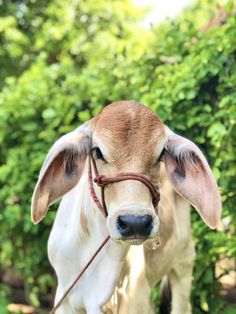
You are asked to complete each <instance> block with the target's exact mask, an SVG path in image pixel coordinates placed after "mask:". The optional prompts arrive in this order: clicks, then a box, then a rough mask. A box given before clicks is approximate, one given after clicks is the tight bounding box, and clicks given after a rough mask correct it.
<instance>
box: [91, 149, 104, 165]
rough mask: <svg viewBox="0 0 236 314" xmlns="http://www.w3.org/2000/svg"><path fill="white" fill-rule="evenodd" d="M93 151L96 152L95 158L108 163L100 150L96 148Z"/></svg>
mask: <svg viewBox="0 0 236 314" xmlns="http://www.w3.org/2000/svg"><path fill="white" fill-rule="evenodd" d="M92 151H93V152H95V158H96V159H100V160H102V161H105V162H106V160H105V158H104V157H103V154H102V152H101V150H100V148H98V147H94V148H93V149H92Z"/></svg>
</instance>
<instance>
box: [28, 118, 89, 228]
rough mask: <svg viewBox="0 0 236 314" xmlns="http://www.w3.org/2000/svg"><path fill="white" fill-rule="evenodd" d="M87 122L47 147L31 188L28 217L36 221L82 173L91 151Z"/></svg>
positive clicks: (41, 217) (73, 184)
mask: <svg viewBox="0 0 236 314" xmlns="http://www.w3.org/2000/svg"><path fill="white" fill-rule="evenodd" d="M89 125H90V122H86V123H85V124H83V125H82V126H80V127H79V128H77V129H76V130H74V131H73V132H70V133H68V134H66V135H64V136H62V137H61V138H60V139H59V140H58V141H56V142H55V144H54V145H53V146H52V148H51V149H50V151H49V153H48V155H47V157H46V159H45V161H44V163H43V166H42V168H41V171H40V174H39V178H38V182H37V184H36V187H35V189H34V193H33V197H32V205H31V217H32V221H33V222H34V223H38V222H39V221H40V220H42V219H43V217H44V216H45V215H46V213H47V209H48V206H50V205H51V204H52V203H53V202H54V201H56V200H57V199H58V198H60V197H62V196H63V195H64V194H65V193H67V192H68V191H69V190H71V189H72V188H73V187H74V186H75V185H76V184H77V182H78V180H79V179H80V177H81V174H82V172H83V168H84V164H85V160H86V157H87V155H88V153H89V151H90V138H91V137H90V128H89Z"/></svg>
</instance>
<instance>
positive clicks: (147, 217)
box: [144, 215, 153, 229]
mask: <svg viewBox="0 0 236 314" xmlns="http://www.w3.org/2000/svg"><path fill="white" fill-rule="evenodd" d="M152 221H153V219H152V216H151V215H145V216H144V228H145V229H146V228H150V225H151V224H152Z"/></svg>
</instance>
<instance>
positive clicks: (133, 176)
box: [50, 155, 160, 314]
mask: <svg viewBox="0 0 236 314" xmlns="http://www.w3.org/2000/svg"><path fill="white" fill-rule="evenodd" d="M92 167H93V171H94V179H93V174H92ZM125 180H136V181H140V182H141V183H143V184H144V185H146V187H147V188H148V189H149V191H150V193H151V195H152V203H153V206H154V208H156V207H157V205H158V202H159V200H160V193H159V192H158V191H157V189H156V187H155V185H154V184H153V183H152V182H151V181H150V180H149V179H147V178H146V177H145V176H143V175H141V174H139V173H133V172H125V173H120V174H118V175H117V176H115V177H106V176H104V175H100V174H99V173H98V169H97V165H96V162H95V160H94V158H93V156H92V155H90V156H89V165H88V181H89V189H90V194H91V196H92V198H93V201H94V202H95V204H96V205H97V207H98V208H99V209H100V211H101V212H102V214H103V215H104V216H105V217H107V215H108V214H107V207H106V202H105V193H104V190H105V186H106V185H108V184H111V183H116V182H121V181H125ZM93 181H94V182H95V183H96V184H97V185H98V186H99V187H100V188H101V202H100V201H99V199H98V197H97V195H96V192H95V190H94V186H93ZM109 239H110V236H107V237H106V239H105V240H104V241H103V242H102V244H101V245H100V246H99V248H98V249H97V250H96V252H95V253H94V254H93V256H92V257H91V258H90V260H89V261H88V262H87V264H86V265H85V267H84V268H83V269H82V270H81V272H80V273H79V275H78V276H77V277H76V278H75V280H74V281H73V283H72V284H71V285H70V286H69V288H68V289H67V290H66V292H65V293H64V294H63V296H62V297H61V299H60V300H59V301H58V302H57V304H56V305H55V306H54V307H53V309H52V310H51V312H50V314H54V313H55V311H56V310H57V309H58V308H59V306H60V305H61V304H62V302H63V301H64V300H65V298H66V297H67V296H68V294H69V293H70V292H71V290H72V289H73V288H74V287H75V285H76V284H77V283H78V281H79V280H80V278H81V277H82V276H83V274H84V273H85V271H86V270H87V268H88V267H89V266H90V265H91V263H92V262H93V260H94V259H95V257H96V256H97V255H98V253H99V252H100V251H101V249H102V248H103V247H104V245H105V244H106V243H107V242H108V240H109Z"/></svg>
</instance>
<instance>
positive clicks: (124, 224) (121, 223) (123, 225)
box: [117, 216, 128, 229]
mask: <svg viewBox="0 0 236 314" xmlns="http://www.w3.org/2000/svg"><path fill="white" fill-rule="evenodd" d="M117 224H118V227H119V228H121V229H126V228H127V227H128V226H127V221H125V219H124V218H122V216H119V217H118V220H117Z"/></svg>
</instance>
